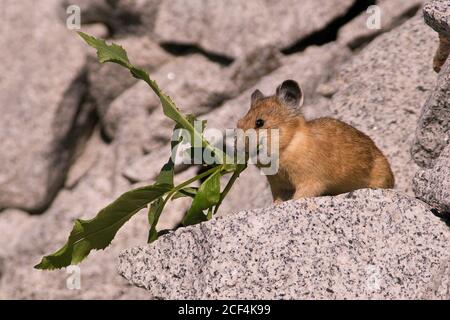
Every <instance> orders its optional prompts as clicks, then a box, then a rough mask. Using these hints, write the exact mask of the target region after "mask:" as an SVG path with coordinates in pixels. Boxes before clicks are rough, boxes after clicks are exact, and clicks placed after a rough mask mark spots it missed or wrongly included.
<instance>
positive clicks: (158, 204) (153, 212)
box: [147, 198, 166, 243]
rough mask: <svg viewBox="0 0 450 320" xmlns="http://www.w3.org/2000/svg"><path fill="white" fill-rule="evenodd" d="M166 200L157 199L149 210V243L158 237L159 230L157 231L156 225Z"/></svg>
mask: <svg viewBox="0 0 450 320" xmlns="http://www.w3.org/2000/svg"><path fill="white" fill-rule="evenodd" d="M165 204H166V202H165V201H164V199H163V198H158V199H157V200H155V201H154V202H153V203H152V204H151V205H150V208H149V210H148V223H149V224H150V231H149V233H148V241H147V242H148V243H152V242H153V241H155V240H157V239H158V231H156V225H157V224H158V221H159V217H160V216H161V212H162V211H163V209H164V205H165Z"/></svg>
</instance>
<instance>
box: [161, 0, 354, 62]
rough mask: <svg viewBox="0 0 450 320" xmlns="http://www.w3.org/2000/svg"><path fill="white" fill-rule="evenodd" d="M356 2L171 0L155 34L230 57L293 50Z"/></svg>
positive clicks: (163, 12) (164, 9) (167, 3)
mask: <svg viewBox="0 0 450 320" xmlns="http://www.w3.org/2000/svg"><path fill="white" fill-rule="evenodd" d="M354 3H355V1H354V0H327V1H317V0H304V1H301V2H299V1H296V0H282V1H271V0H264V1H260V0H248V1H240V0H231V1H230V0H220V1H216V0H206V1H204V0H194V1H189V2H186V1H182V0H168V1H164V2H163V3H162V4H161V7H160V8H159V13H158V15H157V19H156V24H155V30H154V32H155V34H156V35H157V36H159V38H160V40H161V41H162V42H169V43H182V44H193V45H197V46H200V47H202V48H203V49H205V50H207V51H210V52H214V53H218V54H222V55H225V56H229V57H239V56H242V55H244V54H245V53H247V52H249V51H252V50H253V49H255V48H258V47H264V46H269V45H271V46H276V47H278V48H280V49H281V48H287V47H290V46H292V45H294V44H295V43H296V42H297V41H299V40H301V39H303V38H305V37H307V36H309V35H311V34H312V33H314V32H316V31H319V30H321V29H322V28H324V27H326V26H327V25H328V24H329V23H331V22H332V21H333V20H334V19H336V18H338V17H340V16H343V15H344V14H345V13H346V12H347V11H348V10H349V8H350V7H351V6H352V5H353V4H354Z"/></svg>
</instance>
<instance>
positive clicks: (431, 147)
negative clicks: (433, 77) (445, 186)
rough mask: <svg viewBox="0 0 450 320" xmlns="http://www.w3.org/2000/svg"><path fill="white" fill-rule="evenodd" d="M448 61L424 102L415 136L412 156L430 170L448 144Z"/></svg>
mask: <svg viewBox="0 0 450 320" xmlns="http://www.w3.org/2000/svg"><path fill="white" fill-rule="evenodd" d="M449 132H450V60H447V62H446V64H444V66H443V68H442V71H441V73H440V74H439V79H438V82H437V85H436V88H434V91H433V92H432V93H431V95H430V96H429V98H428V100H427V101H426V103H425V105H424V107H423V109H422V114H421V116H420V119H419V124H418V126H417V130H416V136H415V140H414V143H413V145H412V150H411V151H412V156H413V158H414V160H415V161H416V163H417V164H418V165H420V166H421V167H425V168H430V167H432V166H433V165H434V162H435V161H436V159H437V158H438V157H439V155H440V154H441V152H442V150H443V149H444V148H445V146H447V145H448V144H449V143H450V134H449Z"/></svg>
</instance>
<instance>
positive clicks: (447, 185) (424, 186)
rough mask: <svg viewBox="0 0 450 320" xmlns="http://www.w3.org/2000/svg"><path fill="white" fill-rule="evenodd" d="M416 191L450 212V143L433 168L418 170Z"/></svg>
mask: <svg viewBox="0 0 450 320" xmlns="http://www.w3.org/2000/svg"><path fill="white" fill-rule="evenodd" d="M414 192H415V194H416V196H417V197H418V198H420V199H422V200H423V201H425V202H426V203H428V204H429V205H431V206H433V207H435V208H436V209H438V210H439V211H441V212H443V213H449V214H450V145H448V146H447V147H446V148H445V149H444V150H443V151H442V152H441V156H440V157H439V158H438V159H437V161H436V163H435V164H434V166H433V168H431V169H425V170H419V172H417V174H416V176H415V177H414Z"/></svg>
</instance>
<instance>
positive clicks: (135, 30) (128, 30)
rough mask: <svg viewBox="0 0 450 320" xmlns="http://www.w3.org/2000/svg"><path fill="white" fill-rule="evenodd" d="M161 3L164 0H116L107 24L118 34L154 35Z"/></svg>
mask: <svg viewBox="0 0 450 320" xmlns="http://www.w3.org/2000/svg"><path fill="white" fill-rule="evenodd" d="M108 2H110V3H111V1H108ZM161 3H163V1H162V0H139V1H136V0H114V2H113V12H112V14H111V15H109V16H108V18H107V23H108V24H109V25H110V27H111V29H113V30H114V32H115V33H116V34H123V35H125V34H134V35H147V36H148V35H153V29H154V27H155V21H156V17H157V16H158V12H159V8H160V5H161Z"/></svg>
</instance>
